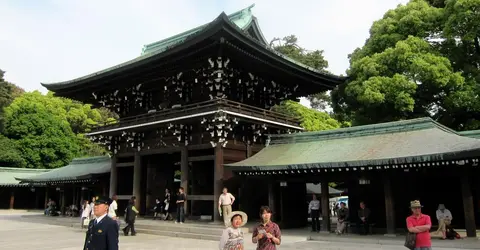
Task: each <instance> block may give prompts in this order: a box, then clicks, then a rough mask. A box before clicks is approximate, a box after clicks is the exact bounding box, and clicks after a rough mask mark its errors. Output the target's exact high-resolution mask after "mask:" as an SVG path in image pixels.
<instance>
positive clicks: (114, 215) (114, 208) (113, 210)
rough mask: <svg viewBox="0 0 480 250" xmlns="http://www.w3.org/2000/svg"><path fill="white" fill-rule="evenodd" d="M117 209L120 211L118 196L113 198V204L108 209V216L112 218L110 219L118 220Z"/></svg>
mask: <svg viewBox="0 0 480 250" xmlns="http://www.w3.org/2000/svg"><path fill="white" fill-rule="evenodd" d="M117 209H118V205H117V196H116V195H114V196H112V203H110V206H109V207H108V216H110V218H112V219H114V220H116V219H117Z"/></svg>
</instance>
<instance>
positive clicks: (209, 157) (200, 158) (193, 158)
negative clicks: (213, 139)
mask: <svg viewBox="0 0 480 250" xmlns="http://www.w3.org/2000/svg"><path fill="white" fill-rule="evenodd" d="M213 160H215V155H203V156H191V157H188V161H189V162H194V161H213Z"/></svg>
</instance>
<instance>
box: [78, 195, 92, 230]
mask: <svg viewBox="0 0 480 250" xmlns="http://www.w3.org/2000/svg"><path fill="white" fill-rule="evenodd" d="M91 213H92V207H91V206H90V204H88V200H85V201H83V205H82V216H81V218H82V219H81V222H80V223H82V228H85V226H87V225H88V223H89V222H90V214H91Z"/></svg>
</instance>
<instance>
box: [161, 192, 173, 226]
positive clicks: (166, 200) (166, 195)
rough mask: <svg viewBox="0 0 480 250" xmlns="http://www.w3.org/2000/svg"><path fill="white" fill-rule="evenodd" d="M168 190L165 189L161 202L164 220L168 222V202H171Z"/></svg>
mask: <svg viewBox="0 0 480 250" xmlns="http://www.w3.org/2000/svg"><path fill="white" fill-rule="evenodd" d="M171 198H172V197H171V195H170V190H168V188H167V189H165V198H164V200H163V205H164V206H163V210H164V211H163V212H164V220H168V219H169V218H170V212H169V211H170V201H171Z"/></svg>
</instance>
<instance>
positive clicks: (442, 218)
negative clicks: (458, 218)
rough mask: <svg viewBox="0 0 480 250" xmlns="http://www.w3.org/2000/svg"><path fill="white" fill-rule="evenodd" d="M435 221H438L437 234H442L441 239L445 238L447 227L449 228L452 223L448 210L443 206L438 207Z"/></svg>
mask: <svg viewBox="0 0 480 250" xmlns="http://www.w3.org/2000/svg"><path fill="white" fill-rule="evenodd" d="M436 215H437V220H438V230H437V234H438V233H442V239H446V238H447V234H446V233H447V226H450V224H451V223H452V219H453V217H452V212H450V210H448V209H447V208H446V207H445V205H444V204H439V205H438V210H437V212H436Z"/></svg>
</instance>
